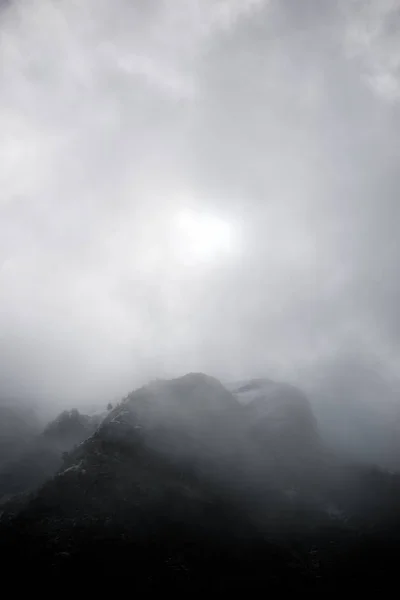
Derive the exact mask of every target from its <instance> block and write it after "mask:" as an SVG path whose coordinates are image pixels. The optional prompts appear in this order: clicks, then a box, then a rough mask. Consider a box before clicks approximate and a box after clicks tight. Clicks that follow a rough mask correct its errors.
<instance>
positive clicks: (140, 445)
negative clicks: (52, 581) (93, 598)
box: [0, 374, 400, 592]
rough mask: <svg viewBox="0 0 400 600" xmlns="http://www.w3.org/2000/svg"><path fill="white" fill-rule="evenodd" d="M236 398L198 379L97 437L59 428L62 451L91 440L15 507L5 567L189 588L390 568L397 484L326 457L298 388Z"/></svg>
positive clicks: (130, 412) (133, 400) (63, 421)
mask: <svg viewBox="0 0 400 600" xmlns="http://www.w3.org/2000/svg"><path fill="white" fill-rule="evenodd" d="M230 390H231V391H229V390H228V389H226V388H225V387H224V386H222V384H221V383H220V382H219V381H217V380H216V379H213V378H211V377H208V376H206V375H203V374H189V375H186V376H185V377H182V378H179V379H175V380H171V381H156V382H153V383H151V384H150V385H148V386H145V387H143V388H141V389H139V390H137V391H135V392H133V393H132V394H130V395H129V396H127V397H126V398H125V399H124V400H123V401H122V402H121V403H120V404H119V405H118V406H116V407H115V408H114V409H113V410H111V411H110V412H109V413H108V415H107V416H106V417H105V418H104V420H103V422H102V423H101V425H100V426H99V427H98V428H97V429H96V430H95V431H94V432H93V433H92V432H91V431H90V425H89V422H88V421H86V420H85V419H86V418H85V417H82V416H81V415H79V414H78V415H77V414H75V413H73V414H70V413H69V416H68V418H67V417H66V415H65V414H64V417H63V418H60V419H58V420H56V421H55V422H54V423H52V424H51V425H50V426H48V427H47V428H46V430H45V432H44V433H43V437H44V438H46V439H52V440H56V441H57V444H58V446H57V447H58V449H59V450H60V449H61V448H65V447H66V445H67V443H68V444H71V442H72V438H71V436H70V433H71V428H70V420H72V421H74V423H75V426H74V428H72V429H73V430H74V431H75V433H76V432H77V431H78V429H79V436H84V437H86V436H85V433H86V434H87V436H88V437H87V439H86V440H85V441H84V442H83V443H81V444H80V445H78V446H76V447H75V448H74V449H73V450H72V451H71V452H70V453H69V454H67V455H64V457H63V464H62V466H61V468H60V470H59V471H58V473H57V474H56V475H55V476H54V477H53V478H51V479H48V480H47V481H46V482H45V483H44V485H42V487H40V488H39V489H38V490H37V491H36V492H35V493H33V494H32V495H30V496H22V497H21V496H20V497H18V498H17V499H16V500H11V501H10V502H9V503H8V504H7V505H5V506H4V511H3V516H2V519H1V521H0V523H1V532H0V533H1V537H0V540H1V541H0V545H1V549H2V550H3V551H4V557H5V558H4V564H9V565H14V566H15V564H18V565H21V564H23V566H24V568H25V569H28V570H29V569H39V570H40V569H44V570H45V572H49V573H55V574H68V575H69V576H73V575H79V576H81V577H86V576H87V577H92V576H94V575H95V574H96V573H98V569H99V568H100V567H102V568H104V569H105V570H106V571H107V572H109V573H115V570H118V572H121V566H122V565H124V566H125V567H127V566H129V572H131V570H132V569H133V571H134V576H135V585H136V586H137V587H138V588H144V589H156V588H158V586H160V587H161V588H163V587H165V589H167V590H168V589H170V590H175V589H184V590H185V591H189V592H193V591H195V590H196V591H198V590H202V591H204V592H210V591H213V590H215V589H218V590H223V591H234V590H236V589H241V590H243V591H245V590H247V591H249V590H251V591H256V590H262V591H265V592H267V591H271V590H272V589H285V590H286V589H288V588H293V589H303V588H307V589H308V588H318V587H320V588H321V589H322V588H323V586H324V585H326V586H327V587H328V588H330V589H331V588H332V586H333V585H335V584H336V583H338V584H340V583H347V582H348V581H350V580H352V579H354V581H355V582H359V578H360V577H361V573H362V572H364V571H365V568H366V566H368V565H369V561H370V560H372V559H371V556H373V557H374V558H373V560H374V561H375V560H378V558H376V557H380V558H379V561H380V567H379V568H381V562H382V557H383V556H384V557H385V561H386V562H385V564H386V565H388V564H389V563H390V560H389V561H388V558H390V557H391V556H392V554H391V550H388V546H387V544H388V542H387V538H385V532H387V529H388V527H389V525H390V526H393V524H394V523H395V520H396V511H395V505H396V502H397V500H398V499H400V486H399V482H398V478H397V477H396V476H389V475H388V474H385V473H381V472H376V471H375V472H374V471H372V470H362V469H360V468H358V467H356V466H354V465H343V464H342V463H340V462H339V461H338V460H336V459H335V457H333V456H331V455H329V453H328V452H326V451H325V449H324V445H323V443H322V441H321V439H320V437H319V434H318V428H317V424H316V421H315V419H314V416H313V414H312V411H311V408H310V406H309V403H308V400H307V398H305V396H304V395H303V394H302V393H301V392H300V391H298V390H297V389H295V388H293V387H291V386H287V385H283V384H275V383H272V382H269V381H268V380H252V381H248V382H241V383H240V384H237V385H236V384H235V385H232V386H230ZM67 440H68V442H67ZM55 443H56V442H55ZM353 482H354V483H353ZM361 508H362V510H361ZM385 511H386V513H385ZM384 513H385V514H384ZM382 515H384V516H382ZM366 523H367V525H366ZM393 531H394V529H393V527H392V532H393ZM383 539H386V541H385V543H383V541H382V540H383ZM396 540H397V538H396V536H395V535H393V534H392V536H391V541H390V544H396V543H397V541H396ZM361 547H362V548H363V549H364V550H363V551H364V552H366V553H367V556H366V557H364V558H361V559H360V558H357V559H355V558H354V556H356V555H357V556H358V554H357V553H359V550H360V548H361ZM368 553H369V554H368ZM346 556H347V557H348V559H346ZM349 561H350V562H349ZM349 565H351V568H350V572H348V570H347V569H348V568H349ZM385 568H386V567H385ZM349 573H350V574H349ZM372 579H373V580H374V581H373V582H372V583H374V582H375V579H376V578H375V579H374V577H372ZM378 579H379V578H378ZM375 583H376V582H375ZM369 584H371V582H369Z"/></svg>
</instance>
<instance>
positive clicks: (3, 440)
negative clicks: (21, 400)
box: [0, 403, 40, 468]
mask: <svg viewBox="0 0 400 600" xmlns="http://www.w3.org/2000/svg"><path fill="white" fill-rule="evenodd" d="M39 431H40V421H39V419H38V417H37V415H36V414H35V412H34V411H33V410H31V409H29V408H27V407H26V406H23V405H20V404H16V403H8V404H6V403H0V468H1V467H2V465H4V464H5V463H6V462H8V461H9V460H11V459H13V458H14V457H16V456H18V454H20V453H21V452H22V451H23V449H24V448H25V447H26V446H27V444H29V442H30V441H31V440H32V439H33V437H34V436H35V435H37V433H38V432H39Z"/></svg>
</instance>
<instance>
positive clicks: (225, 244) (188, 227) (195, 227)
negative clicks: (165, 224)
mask: <svg viewBox="0 0 400 600" xmlns="http://www.w3.org/2000/svg"><path fill="white" fill-rule="evenodd" d="M175 224H176V234H177V239H176V240H175V241H176V247H177V250H178V251H179V253H180V254H181V255H183V257H184V258H185V260H186V261H189V262H209V261H213V260H216V259H218V258H220V257H222V256H223V255H226V254H229V253H230V252H231V250H232V248H233V231H232V227H231V225H230V224H229V223H228V222H227V221H224V220H223V219H221V218H219V217H216V216H214V215H210V214H203V213H201V212H196V211H191V210H184V211H181V212H180V213H178V215H177V216H176V219H175Z"/></svg>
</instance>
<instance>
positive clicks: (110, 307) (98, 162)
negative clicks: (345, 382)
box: [0, 0, 400, 405]
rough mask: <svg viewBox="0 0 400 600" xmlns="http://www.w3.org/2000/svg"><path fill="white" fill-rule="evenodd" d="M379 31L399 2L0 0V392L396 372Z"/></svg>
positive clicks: (387, 122)
mask: <svg viewBox="0 0 400 600" xmlns="http://www.w3.org/2000/svg"><path fill="white" fill-rule="evenodd" d="M399 26H400V1H399V0H371V1H368V0H365V1H358V0H356V1H353V0H344V1H340V0H269V1H268V0H265V1H263V0H252V1H246V0H169V1H166V0H164V1H162V0H146V1H144V0H143V1H139V0H137V1H135V2H133V1H128V0H82V1H78V0H64V1H57V2H56V1H54V0H53V1H51V0H26V1H20V2H10V3H9V4H8V5H6V7H5V8H3V9H2V12H1V13H0V389H1V394H2V396H3V397H16V398H25V399H32V400H35V401H38V400H40V401H45V402H52V403H55V404H57V405H58V404H62V403H66V402H68V403H70V404H71V403H72V404H73V403H75V404H76V403H78V402H85V403H86V402H91V401H94V400H96V399H98V398H103V397H104V398H107V397H114V396H115V397H118V396H119V395H120V394H121V393H124V392H125V391H128V390H129V389H131V388H132V387H134V386H135V385H137V384H141V383H143V382H145V381H146V380H147V379H149V378H152V377H157V376H159V377H163V376H170V375H171V376H174V375H179V374H183V373H185V372H187V371H193V370H195V371H206V372H208V373H210V374H213V375H216V376H219V377H221V378H223V379H224V378H242V377H246V376H260V375H265V376H269V377H272V378H278V379H286V380H289V381H300V382H304V381H310V380H312V379H313V378H314V379H318V378H321V377H322V374H323V373H326V372H327V370H328V371H329V373H330V374H331V375H330V376H331V377H334V375H332V373H333V374H334V373H336V372H337V371H338V369H339V371H340V369H342V367H343V365H344V366H345V368H347V369H348V365H354V364H357V365H359V367H360V369H361V372H362V369H363V365H367V366H366V370H367V371H368V370H369V369H371V368H372V366H373V368H374V369H375V370H376V371H378V372H379V373H381V374H384V375H385V377H387V378H389V379H391V378H392V379H393V378H394V380H396V379H397V378H398V377H399V375H400V362H399V351H400V319H399V307H400V277H399V243H400V242H399V239H400V238H399V224H400V201H399V191H400V169H399V159H400V36H399ZM182 215H186V216H187V215H189V217H188V218H186V221H185V219H184V220H183V221H182V219H181V217H182ZM187 222H189V224H187ZM185 223H186V225H187V226H186V225H185ZM185 227H186V229H185ZM225 234H228V235H229V239H228V240H226V242H227V243H226V244H225V243H224V244H222V243H219V240H218V236H223V235H225ZM203 238H204V244H203V242H202V239H203ZM338 365H339V366H338Z"/></svg>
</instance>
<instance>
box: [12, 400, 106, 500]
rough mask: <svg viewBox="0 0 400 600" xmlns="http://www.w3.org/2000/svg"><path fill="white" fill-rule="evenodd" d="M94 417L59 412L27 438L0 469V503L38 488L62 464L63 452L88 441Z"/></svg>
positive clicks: (75, 412)
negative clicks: (17, 451)
mask: <svg viewBox="0 0 400 600" xmlns="http://www.w3.org/2000/svg"><path fill="white" fill-rule="evenodd" d="M98 422H99V420H98V419H96V418H92V417H88V416H86V415H82V414H80V413H79V411H78V410H76V409H74V410H71V411H64V412H62V413H61V414H60V415H59V416H58V417H57V418H56V419H54V421H52V422H50V423H49V424H48V425H47V426H46V427H45V428H44V430H43V431H42V432H41V433H37V434H36V435H33V434H32V433H31V436H30V437H29V438H27V439H25V443H24V445H23V449H22V450H20V452H19V453H18V454H17V455H16V456H15V457H12V456H10V458H9V460H8V461H6V460H4V463H3V465H2V468H1V469H0V502H1V501H3V502H4V500H5V499H7V498H8V497H9V496H10V495H12V494H17V493H21V492H26V491H29V490H33V489H35V488H37V487H38V486H39V485H41V484H42V483H44V482H45V481H46V479H48V478H49V477H51V476H52V475H54V474H55V473H56V472H57V471H58V470H59V468H60V467H61V465H62V461H63V459H62V456H63V453H64V452H68V451H69V450H72V448H73V447H74V446H75V445H76V444H79V443H80V442H82V441H83V440H85V439H86V438H88V437H89V436H90V435H91V434H92V433H93V431H94V430H95V428H96V427H97V425H98Z"/></svg>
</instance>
